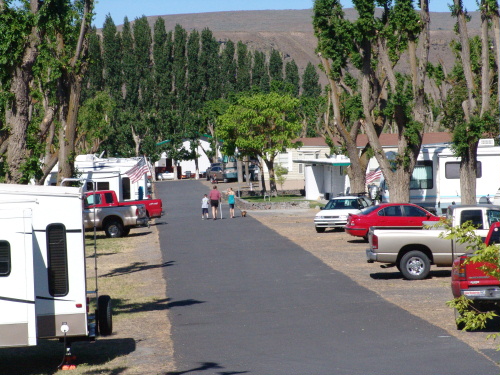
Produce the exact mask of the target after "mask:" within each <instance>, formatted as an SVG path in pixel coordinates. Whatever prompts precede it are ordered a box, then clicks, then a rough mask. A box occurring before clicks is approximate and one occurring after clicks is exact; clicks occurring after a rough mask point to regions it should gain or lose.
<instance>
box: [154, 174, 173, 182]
mask: <svg viewBox="0 0 500 375" xmlns="http://www.w3.org/2000/svg"><path fill="white" fill-rule="evenodd" d="M174 178H175V175H174V172H163V173H158V175H157V179H158V180H160V181H164V180H173V179H174Z"/></svg>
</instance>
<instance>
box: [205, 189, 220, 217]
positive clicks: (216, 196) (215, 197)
mask: <svg viewBox="0 0 500 375" xmlns="http://www.w3.org/2000/svg"><path fill="white" fill-rule="evenodd" d="M208 198H209V199H210V205H211V206H212V217H213V219H214V220H217V208H218V207H219V202H220V199H221V194H220V191H219V190H217V185H214V188H213V189H212V190H210V193H209V194H208Z"/></svg>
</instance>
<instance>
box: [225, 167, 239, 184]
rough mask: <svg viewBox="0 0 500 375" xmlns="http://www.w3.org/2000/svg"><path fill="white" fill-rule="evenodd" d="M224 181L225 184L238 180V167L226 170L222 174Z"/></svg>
mask: <svg viewBox="0 0 500 375" xmlns="http://www.w3.org/2000/svg"><path fill="white" fill-rule="evenodd" d="M222 180H223V181H224V182H229V181H236V180H238V168H236V167H228V168H224V171H223V172H222Z"/></svg>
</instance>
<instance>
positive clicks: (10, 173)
mask: <svg viewBox="0 0 500 375" xmlns="http://www.w3.org/2000/svg"><path fill="white" fill-rule="evenodd" d="M93 4H94V2H93V0H82V1H78V2H69V1H64V2H56V1H46V2H42V1H30V2H28V1H23V2H16V3H14V2H12V1H2V2H0V55H1V56H2V57H0V105H1V109H0V114H1V117H0V125H1V129H2V131H1V132H0V154H1V155H2V158H1V162H0V169H1V170H2V175H3V176H4V177H5V178H4V180H5V181H7V182H12V183H25V182H28V181H29V180H30V179H31V178H35V179H37V180H38V179H41V180H43V178H44V175H46V174H47V173H48V172H47V171H48V170H50V169H51V168H52V167H53V166H54V165H55V163H56V162H57V160H58V159H59V166H60V169H59V172H60V173H59V179H61V178H63V177H70V176H71V175H72V173H73V170H72V160H73V158H74V154H75V144H76V139H77V115H78V110H79V102H80V96H81V90H82V84H83V79H84V75H85V72H86V70H87V68H88V48H89V38H88V33H89V31H90V22H91V13H92V8H93Z"/></svg>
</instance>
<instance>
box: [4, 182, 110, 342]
mask: <svg viewBox="0 0 500 375" xmlns="http://www.w3.org/2000/svg"><path fill="white" fill-rule="evenodd" d="M82 212H83V203H82V189H81V188H74V187H61V186H32V185H13V184H0V226H1V228H2V231H1V232H0V311H2V314H1V317H0V347H22V346H33V345H37V340H38V339H40V338H61V339H64V341H65V342H66V348H67V349H68V348H69V346H70V343H71V342H72V341H79V340H93V339H94V338H95V335H96V326H95V324H96V320H95V319H96V317H95V316H93V315H92V314H90V313H89V305H90V303H91V299H95V298H97V297H98V296H97V285H95V291H91V292H88V291H87V279H86V266H85V237H84V228H83V219H82ZM90 281H92V280H90ZM95 282H96V284H97V279H95ZM89 284H90V283H89ZM89 286H91V287H92V285H89ZM98 298H99V300H98V301H96V304H97V306H98V308H99V309H100V311H99V314H98V316H97V320H98V322H99V325H100V327H99V329H100V331H101V333H102V334H104V335H105V334H110V333H111V329H112V322H111V303H110V300H109V296H100V297H98Z"/></svg>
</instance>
